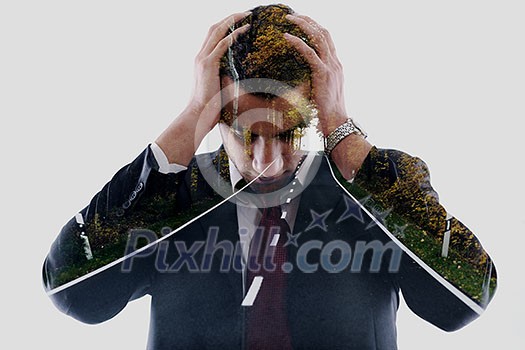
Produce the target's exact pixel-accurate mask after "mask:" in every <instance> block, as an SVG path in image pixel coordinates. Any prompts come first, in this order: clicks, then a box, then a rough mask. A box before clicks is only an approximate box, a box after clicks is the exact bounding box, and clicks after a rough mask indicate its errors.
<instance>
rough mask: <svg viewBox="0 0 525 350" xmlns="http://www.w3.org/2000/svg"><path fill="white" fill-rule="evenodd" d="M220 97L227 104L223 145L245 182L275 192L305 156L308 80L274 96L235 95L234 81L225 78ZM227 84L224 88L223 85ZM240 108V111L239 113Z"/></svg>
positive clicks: (223, 125)
mask: <svg viewBox="0 0 525 350" xmlns="http://www.w3.org/2000/svg"><path fill="white" fill-rule="evenodd" d="M222 86H223V90H222V98H223V101H230V102H228V103H227V104H226V105H225V106H224V108H223V113H224V114H225V115H227V116H231V118H226V121H223V122H221V123H220V124H219V128H220V131H221V135H222V139H223V144H224V148H225V149H226V152H227V153H228V156H229V157H230V160H231V161H232V162H233V163H234V164H235V166H236V168H237V169H238V170H239V172H240V174H241V175H242V176H243V178H244V180H245V181H247V182H250V181H252V180H254V179H255V178H256V177H258V176H259V177H258V179H257V180H255V182H254V183H253V185H252V186H251V187H252V189H253V190H255V191H256V192H259V193H266V192H272V191H276V190H278V189H279V188H281V187H283V186H285V185H286V184H287V183H288V182H289V181H290V180H291V178H292V176H293V174H294V171H295V169H296V167H297V165H298V163H299V161H300V159H301V157H302V155H303V152H301V151H300V150H299V148H300V147H299V142H300V135H301V130H302V127H303V126H305V123H307V120H306V121H305V119H308V115H307V114H308V113H311V112H312V109H311V107H310V106H311V105H310V104H309V100H308V99H307V97H308V96H309V94H310V91H309V87H310V85H309V84H303V85H299V86H297V87H296V88H294V89H289V90H287V91H286V92H284V93H282V94H281V95H280V96H278V97H275V98H273V99H271V100H266V99H264V98H263V97H258V96H254V95H252V94H248V93H245V91H244V90H243V89H242V88H240V90H239V93H238V98H237V99H236V98H234V97H235V90H234V89H233V88H232V87H233V82H232V80H231V79H230V78H228V77H224V78H222ZM225 87H226V88H225ZM235 111H236V112H235Z"/></svg>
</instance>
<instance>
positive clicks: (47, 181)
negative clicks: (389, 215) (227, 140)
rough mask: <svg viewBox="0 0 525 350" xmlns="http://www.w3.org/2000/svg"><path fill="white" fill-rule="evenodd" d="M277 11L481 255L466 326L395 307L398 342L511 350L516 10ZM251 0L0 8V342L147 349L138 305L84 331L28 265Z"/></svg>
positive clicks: (129, 155) (404, 2)
mask: <svg viewBox="0 0 525 350" xmlns="http://www.w3.org/2000/svg"><path fill="white" fill-rule="evenodd" d="M288 3H289V4H290V5H291V6H292V7H294V8H295V9H296V10H297V11H298V12H301V13H304V14H308V15H311V16H312V17H313V18H315V19H316V20H317V21H318V22H319V23H320V24H322V25H324V26H325V27H326V28H327V29H329V30H330V31H331V33H332V35H333V38H334V41H335V43H336V46H337V50H338V54H339V57H340V59H341V61H342V63H343V65H344V67H345V74H346V96H347V106H348V111H349V113H350V114H351V115H352V116H353V117H354V118H355V119H356V120H357V121H359V122H360V123H361V125H362V126H363V127H364V128H365V129H366V130H367V131H368V133H369V135H370V137H369V139H370V140H371V141H372V142H373V143H375V144H376V145H378V146H380V147H389V148H397V149H401V150H404V151H406V152H408V153H411V154H413V155H418V156H420V157H421V158H423V159H424V160H425V161H426V162H427V164H428V165H429V167H430V170H431V173H432V180H433V185H434V187H435V188H436V189H437V191H438V192H439V194H440V196H441V200H442V202H443V204H444V205H445V206H446V207H447V209H448V210H449V211H450V212H451V213H453V214H454V215H456V216H457V217H458V218H460V219H461V220H462V221H463V222H464V223H466V224H467V225H468V226H469V227H470V228H471V229H472V230H473V231H474V232H475V233H476V234H477V236H478V237H479V238H480V240H481V241H482V242H483V244H484V246H485V248H486V249H487V250H488V251H489V252H490V254H491V255H492V257H493V259H494V260H495V262H496V266H497V269H498V273H499V289H498V291H497V294H496V297H495V299H494V300H493V303H492V304H491V305H490V307H489V309H488V310H487V311H486V313H485V314H484V315H483V316H482V317H481V318H480V319H478V320H476V321H475V322H473V323H472V324H470V325H469V326H467V327H466V328H464V329H463V330H461V331H458V332H454V333H450V334H448V333H444V332H442V331H440V330H438V329H436V328H434V327H432V326H431V325H429V324H428V323H426V322H425V321H423V320H420V319H418V318H417V316H415V315H414V314H412V313H410V312H409V311H408V310H407V309H406V307H405V306H404V305H403V306H402V307H401V309H400V312H399V320H398V330H399V346H400V348H401V349H460V348H464V349H495V348H503V349H523V348H525V347H524V346H525V336H524V333H525V332H524V329H525V328H524V321H523V317H524V315H525V301H524V297H525V288H524V284H523V282H522V279H523V275H524V273H523V268H522V267H521V265H522V262H523V259H522V258H521V256H522V254H523V249H524V248H525V245H524V243H525V239H524V237H523V235H524V234H525V230H524V228H525V214H524V209H525V207H524V205H523V198H524V195H525V193H524V190H523V182H522V176H523V175H522V173H523V170H524V165H523V155H524V154H523V151H524V146H525V144H524V141H523V139H524V136H523V122H522V120H523V118H524V117H525V113H524V112H525V108H524V96H525V94H524V89H525V88H524V86H525V84H524V82H525V74H524V73H525V71H524V64H523V62H525V54H524V52H523V41H524V40H523V33H525V25H524V21H523V18H524V14H525V13H524V8H523V5H522V3H521V2H520V1H509V0H499V1H481V0H477V1H465V0H454V1H450V0H441V1H432V2H431V1H421V0H414V1H408V0H397V1H345V2H343V1H328V0H324V1H289V2H288ZM257 4H259V3H257V2H255V1H208V2H204V1H184V2H182V1H181V2H176V1H148V2H147V1H140V2H139V1H111V0H104V1H99V0H92V1H56V0H47V1H24V0H19V1H16V2H15V1H2V2H1V5H0V45H1V46H0V50H1V53H0V63H1V64H0V116H1V124H2V125H1V131H0V133H1V135H0V140H1V141H0V142H1V143H2V144H1V146H2V161H1V163H2V171H1V184H2V189H1V192H0V193H1V195H0V199H1V201H2V211H1V212H2V224H3V230H2V232H1V233H2V238H3V239H2V242H3V249H2V253H1V254H0V259H1V262H0V267H1V269H2V270H1V276H2V279H3V282H2V296H1V301H0V302H1V309H0V310H1V312H0V315H1V316H0V317H1V318H2V321H3V322H2V324H3V325H4V327H6V328H4V329H3V330H2V336H1V337H0V342H1V343H3V344H2V345H1V346H0V347H1V348H2V349H14V348H20V349H22V348H24V349H29V348H37V347H39V348H43V349H69V348H75V349H109V348H118V349H143V348H145V343H146V337H147V332H148V314H149V300H148V299H147V298H144V299H141V300H139V301H136V302H133V303H131V304H130V305H128V307H127V308H126V309H125V310H124V311H123V312H122V313H121V314H119V315H118V316H117V317H115V318H114V319H112V320H110V321H108V322H105V323H103V324H101V325H97V326H88V325H84V324H81V323H79V322H77V321H75V320H73V319H72V318H69V317H67V316H65V315H63V314H61V313H60V312H59V311H57V310H56V309H55V308H54V306H53V305H52V304H51V302H50V301H49V299H48V298H47V296H46V295H45V293H44V291H43V288H42V285H41V282H40V273H41V272H40V270H41V264H42V262H43V260H44V258H45V255H46V253H47V251H48V249H49V246H50V244H51V242H52V241H53V240H54V238H55V236H56V235H57V233H58V231H59V230H60V228H61V227H62V225H63V224H64V223H65V222H66V221H67V220H68V219H69V218H70V217H72V216H73V215H74V214H75V213H76V211H77V210H79V209H80V208H82V207H84V206H85V205H86V204H87V203H88V201H89V200H90V198H91V196H92V195H94V194H95V193H96V192H97V191H98V190H99V189H100V188H101V187H102V186H103V185H104V183H105V182H106V181H108V180H109V179H110V177H111V176H112V175H113V174H114V173H115V172H116V171H117V170H118V169H119V168H120V167H121V166H122V165H124V164H126V163H128V162H130V161H131V160H132V159H134V157H135V156H136V155H138V154H139V153H140V152H141V151H142V150H143V148H144V147H146V145H147V144H148V143H149V142H150V141H152V140H154V139H155V138H156V137H157V135H158V134H159V133H160V132H161V131H162V130H163V129H164V128H165V127H166V126H167V125H168V123H169V122H170V121H171V120H172V119H173V118H174V117H176V116H177V115H178V112H180V111H181V110H182V109H183V108H184V106H185V104H186V102H187V100H188V97H189V93H190V90H191V86H192V84H193V83H192V76H193V73H192V66H193V57H194V56H195V54H196V53H197V51H198V49H199V48H200V45H201V43H202V41H203V39H204V36H205V33H206V32H207V30H208V27H209V26H210V25H211V24H212V23H214V22H216V21H218V20H219V19H221V18H223V17H225V16H227V15H229V14H231V13H233V12H238V11H244V10H247V9H249V8H251V7H253V6H255V5H257ZM5 321H7V322H5Z"/></svg>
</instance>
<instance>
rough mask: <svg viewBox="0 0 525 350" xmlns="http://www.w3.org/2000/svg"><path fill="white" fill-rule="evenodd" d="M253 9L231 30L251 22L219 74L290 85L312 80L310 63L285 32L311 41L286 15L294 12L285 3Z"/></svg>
mask: <svg viewBox="0 0 525 350" xmlns="http://www.w3.org/2000/svg"><path fill="white" fill-rule="evenodd" d="M250 12H251V14H249V15H248V16H246V17H245V18H243V19H242V20H240V21H238V22H236V23H235V24H234V25H233V27H232V28H230V31H229V32H228V34H229V33H231V32H232V31H233V30H235V29H236V28H239V27H241V26H243V25H245V24H248V23H249V24H250V28H249V29H248V30H247V31H246V32H245V33H242V34H240V35H239V36H238V38H237V40H236V41H235V42H234V43H233V44H232V45H231V47H230V49H229V51H228V52H227V53H226V54H225V55H224V56H223V57H222V60H221V65H220V75H221V76H228V77H230V78H232V79H233V80H236V79H238V80H245V79H252V78H265V79H273V80H277V81H279V82H281V83H285V84H287V85H289V86H291V87H296V86H298V85H300V84H301V83H303V82H307V81H310V79H311V69H310V65H309V64H308V62H307V61H306V59H305V58H304V57H302V55H301V54H300V53H299V52H298V51H297V50H296V49H295V48H294V47H293V46H292V45H291V44H290V43H289V42H288V41H287V40H286V38H285V37H284V35H283V34H284V33H290V34H292V35H295V36H297V37H299V38H301V39H303V40H304V41H305V42H306V43H307V44H309V40H308V38H307V35H306V34H305V33H304V32H303V31H302V30H301V29H300V28H299V27H298V26H297V25H296V24H294V23H292V22H290V21H289V20H287V19H286V17H285V16H286V15H287V14H293V13H294V11H293V10H292V9H291V8H290V7H288V6H286V5H282V4H275V5H264V6H258V7H255V8H254V9H252V10H251V11H250ZM309 45H310V44H309ZM310 46H311V45H310ZM262 95H265V94H262ZM267 97H268V96H267Z"/></svg>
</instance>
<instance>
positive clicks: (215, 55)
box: [209, 24, 250, 60]
mask: <svg viewBox="0 0 525 350" xmlns="http://www.w3.org/2000/svg"><path fill="white" fill-rule="evenodd" d="M248 28H250V25H249V24H245V25H243V26H242V27H239V28H237V29H235V30H234V31H233V32H231V33H230V34H228V35H227V36H225V37H224V38H222V39H221V40H220V41H219V42H218V43H217V45H215V47H214V49H213V51H212V52H211V53H210V55H209V58H210V59H211V60H215V59H217V60H218V59H220V58H221V57H222V56H223V55H224V53H225V52H226V50H227V49H228V48H229V47H230V46H231V45H232V44H233V42H234V41H235V40H237V37H238V36H239V35H241V34H242V33H245V32H246V31H247V30H248Z"/></svg>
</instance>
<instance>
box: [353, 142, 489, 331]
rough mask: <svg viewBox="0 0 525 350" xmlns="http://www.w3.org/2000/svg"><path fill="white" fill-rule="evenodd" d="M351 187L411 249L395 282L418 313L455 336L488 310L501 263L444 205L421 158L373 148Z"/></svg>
mask: <svg viewBox="0 0 525 350" xmlns="http://www.w3.org/2000/svg"><path fill="white" fill-rule="evenodd" d="M348 186H349V189H350V191H351V193H353V194H354V195H355V196H356V197H358V199H359V200H360V201H361V202H362V203H364V206H365V208H366V209H367V210H368V211H369V212H370V213H372V215H374V216H375V217H376V218H379V220H380V221H381V223H382V224H383V226H384V228H385V229H386V230H387V231H388V235H389V237H390V238H391V239H392V240H394V241H395V242H396V243H398V244H399V245H400V246H402V248H403V249H404V251H405V254H403V258H402V263H401V266H400V270H399V272H398V273H397V274H396V278H395V283H397V284H398V286H399V287H400V289H401V291H402V293H403V297H404V299H405V301H406V302H407V305H408V306H409V308H410V309H411V310H412V311H413V312H415V313H416V314H417V315H419V316H420V317H422V318H424V319H425V320H427V321H429V322H431V323H432V324H434V325H436V326H437V327H439V328H441V329H443V330H446V331H452V330H456V329H459V328H461V327H462V326H464V325H466V324H467V323H469V322H470V321H471V320H473V319H474V318H476V317H477V316H478V315H479V314H480V313H481V312H482V311H483V310H484V309H485V308H486V307H487V305H488V303H489V302H490V300H491V298H492V296H493V294H494V292H495V289H496V280H497V277H496V269H495V267H494V264H493V262H492V260H491V258H490V257H489V255H488V254H487V252H486V251H485V250H484V249H483V247H482V245H481V243H480V241H479V240H478V239H477V238H476V236H475V235H474V234H473V233H472V231H471V230H470V229H468V228H467V227H466V226H465V225H464V224H463V223H461V222H460V221H459V220H458V219H457V218H455V217H454V216H453V215H451V214H450V213H448V212H447V211H446V210H445V208H444V207H443V206H442V205H441V204H440V203H439V196H438V194H437V192H436V191H435V190H434V189H433V188H432V186H431V184H430V174H429V171H428V167H427V165H426V164H425V163H424V162H423V161H422V160H421V159H419V158H417V157H412V156H410V155H408V154H406V153H403V152H400V151H396V150H384V149H377V148H375V147H374V148H372V150H371V152H370V154H369V155H368V157H367V158H366V160H365V162H364V163H363V165H362V167H361V169H360V170H359V172H358V174H357V176H356V178H355V179H354V181H353V182H352V183H351V184H349V185H348Z"/></svg>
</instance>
